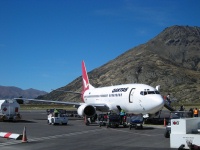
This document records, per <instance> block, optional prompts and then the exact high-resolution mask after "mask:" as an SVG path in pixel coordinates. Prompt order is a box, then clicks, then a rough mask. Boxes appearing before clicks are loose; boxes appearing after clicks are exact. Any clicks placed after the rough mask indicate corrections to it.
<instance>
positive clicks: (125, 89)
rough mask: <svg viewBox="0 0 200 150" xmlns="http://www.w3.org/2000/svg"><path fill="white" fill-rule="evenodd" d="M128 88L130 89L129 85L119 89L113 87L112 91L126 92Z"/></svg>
mask: <svg viewBox="0 0 200 150" xmlns="http://www.w3.org/2000/svg"><path fill="white" fill-rule="evenodd" d="M127 90H128V87H127V88H117V89H113V90H112V93H114V92H126V91H127Z"/></svg>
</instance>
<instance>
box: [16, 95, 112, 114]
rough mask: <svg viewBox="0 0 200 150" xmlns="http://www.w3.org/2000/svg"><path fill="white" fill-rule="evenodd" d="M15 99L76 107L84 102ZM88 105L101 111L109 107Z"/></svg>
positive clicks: (106, 110)
mask: <svg viewBox="0 0 200 150" xmlns="http://www.w3.org/2000/svg"><path fill="white" fill-rule="evenodd" d="M14 99H15V100H23V101H34V102H44V103H54V104H64V105H75V107H76V108H78V106H80V105H83V104H85V103H78V102H65V101H55V100H43V99H28V98H14ZM88 105H92V106H93V107H95V108H96V110H98V111H103V112H108V111H109V110H110V109H109V107H108V106H107V105H106V104H103V103H102V104H100V103H99V104H96V103H93V104H92V103H91V104H88Z"/></svg>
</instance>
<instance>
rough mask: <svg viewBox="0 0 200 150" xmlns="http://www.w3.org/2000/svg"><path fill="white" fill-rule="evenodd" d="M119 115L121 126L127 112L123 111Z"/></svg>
mask: <svg viewBox="0 0 200 150" xmlns="http://www.w3.org/2000/svg"><path fill="white" fill-rule="evenodd" d="M119 115H120V122H121V124H122V121H123V118H124V116H125V115H126V113H125V111H124V110H123V109H121V111H120V114H119Z"/></svg>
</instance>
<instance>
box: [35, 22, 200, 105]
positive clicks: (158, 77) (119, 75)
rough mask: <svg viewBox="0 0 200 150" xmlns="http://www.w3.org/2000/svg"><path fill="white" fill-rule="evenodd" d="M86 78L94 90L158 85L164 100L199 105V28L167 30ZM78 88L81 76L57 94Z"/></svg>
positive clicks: (64, 97) (54, 97)
mask: <svg viewBox="0 0 200 150" xmlns="http://www.w3.org/2000/svg"><path fill="white" fill-rule="evenodd" d="M88 65H90V64H87V62H86V66H88ZM80 69H81V62H80ZM88 76H89V79H90V83H91V84H92V85H93V86H94V87H101V86H109V85H117V84H126V83H144V84H149V85H151V86H153V87H155V86H156V85H161V90H160V92H161V94H162V95H163V96H164V95H167V94H168V93H170V94H171V97H172V98H173V99H177V100H179V101H180V102H200V27H190V26H178V25H176V26H171V27H168V28H166V29H164V30H163V31H162V32H161V33H160V34H158V35H157V36H156V37H154V38H153V39H150V40H149V41H148V42H147V43H144V44H141V45H139V46H137V47H134V48H131V49H130V50H128V51H126V52H124V53H123V54H121V55H120V56H118V57H117V58H115V59H113V60H111V61H109V62H107V63H106V64H104V65H102V66H100V67H99V68H96V69H94V70H92V71H91V72H89V73H88ZM81 87H82V78H81V76H80V77H78V78H77V79H75V80H74V81H72V82H71V83H69V84H68V85H66V86H64V87H61V88H59V90H61V89H62V90H67V91H68V90H69V91H81ZM38 98H40V99H51V100H63V101H80V96H78V95H73V94H71V93H66V92H59V91H52V92H51V93H49V94H46V95H44V96H41V97H38Z"/></svg>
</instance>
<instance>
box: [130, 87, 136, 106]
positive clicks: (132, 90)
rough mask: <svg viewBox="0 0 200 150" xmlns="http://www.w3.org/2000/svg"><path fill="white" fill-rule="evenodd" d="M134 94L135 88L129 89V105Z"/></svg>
mask: <svg viewBox="0 0 200 150" xmlns="http://www.w3.org/2000/svg"><path fill="white" fill-rule="evenodd" d="M134 92H135V88H133V89H131V91H130V94H129V103H133V100H134V98H133V95H134Z"/></svg>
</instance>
